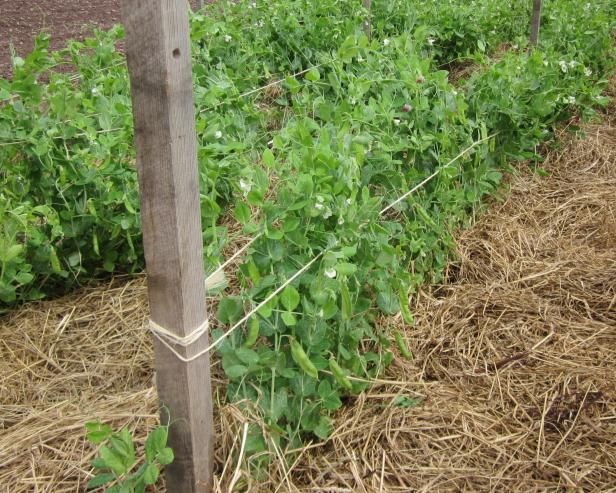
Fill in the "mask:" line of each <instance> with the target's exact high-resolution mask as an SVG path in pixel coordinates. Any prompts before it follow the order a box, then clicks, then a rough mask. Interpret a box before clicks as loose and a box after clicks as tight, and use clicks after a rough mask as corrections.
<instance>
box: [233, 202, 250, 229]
mask: <svg viewBox="0 0 616 493" xmlns="http://www.w3.org/2000/svg"><path fill="white" fill-rule="evenodd" d="M233 215H234V216H235V218H236V219H237V220H238V221H239V222H240V223H242V224H247V223H249V222H250V216H251V212H250V207H248V206H247V205H246V204H245V203H244V202H237V203H236V204H235V210H234V211H233Z"/></svg>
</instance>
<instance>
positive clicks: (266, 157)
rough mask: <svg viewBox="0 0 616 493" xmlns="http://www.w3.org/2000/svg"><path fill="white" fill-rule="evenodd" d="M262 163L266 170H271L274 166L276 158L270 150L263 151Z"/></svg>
mask: <svg viewBox="0 0 616 493" xmlns="http://www.w3.org/2000/svg"><path fill="white" fill-rule="evenodd" d="M263 162H264V163H265V165H266V166H267V167H268V168H273V167H274V166H275V165H276V158H275V157H274V153H273V152H272V151H271V149H265V151H263Z"/></svg>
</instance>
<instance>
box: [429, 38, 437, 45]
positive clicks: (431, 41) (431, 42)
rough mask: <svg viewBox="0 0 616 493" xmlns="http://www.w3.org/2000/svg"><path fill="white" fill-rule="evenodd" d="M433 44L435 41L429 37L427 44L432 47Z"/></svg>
mask: <svg viewBox="0 0 616 493" xmlns="http://www.w3.org/2000/svg"><path fill="white" fill-rule="evenodd" d="M435 42H436V40H435V39H434V38H433V37H432V36H430V37H429V38H428V44H429V45H430V46H434V43H435Z"/></svg>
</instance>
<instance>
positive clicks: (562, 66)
mask: <svg viewBox="0 0 616 493" xmlns="http://www.w3.org/2000/svg"><path fill="white" fill-rule="evenodd" d="M558 65H560V69H561V70H562V71H563V73H565V74H566V73H567V71H568V70H569V65H568V64H567V62H565V61H564V60H561V61H560V62H558Z"/></svg>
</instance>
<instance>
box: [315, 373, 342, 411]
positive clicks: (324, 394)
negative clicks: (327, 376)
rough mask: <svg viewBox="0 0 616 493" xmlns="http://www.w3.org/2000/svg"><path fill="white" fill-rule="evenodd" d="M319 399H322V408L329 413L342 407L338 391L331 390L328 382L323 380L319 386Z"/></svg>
mask: <svg viewBox="0 0 616 493" xmlns="http://www.w3.org/2000/svg"><path fill="white" fill-rule="evenodd" d="M318 392H319V397H321V399H323V406H324V407H325V409H329V410H330V411H334V410H336V409H338V408H340V407H341V406H342V401H341V400H340V397H339V394H338V391H337V390H336V389H334V388H332V385H331V383H329V380H323V381H321V383H320V384H319V390H318Z"/></svg>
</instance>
